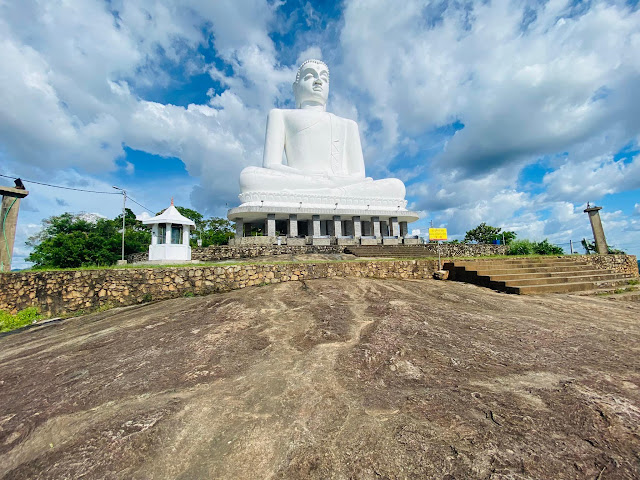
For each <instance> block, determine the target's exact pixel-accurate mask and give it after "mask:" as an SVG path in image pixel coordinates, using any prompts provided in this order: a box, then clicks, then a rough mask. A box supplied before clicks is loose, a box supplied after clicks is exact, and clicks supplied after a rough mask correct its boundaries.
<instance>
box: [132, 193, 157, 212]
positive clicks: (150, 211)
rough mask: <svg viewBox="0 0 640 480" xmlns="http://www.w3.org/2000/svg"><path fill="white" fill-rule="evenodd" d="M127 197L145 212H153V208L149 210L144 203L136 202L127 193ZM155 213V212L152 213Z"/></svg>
mask: <svg viewBox="0 0 640 480" xmlns="http://www.w3.org/2000/svg"><path fill="white" fill-rule="evenodd" d="M127 198H128V199H129V200H131V201H132V202H133V203H135V204H136V205H139V206H141V207H142V208H144V209H145V210H146V211H147V212H149V213H153V210H151V209H150V208H147V207H145V206H144V205H142V204H141V203H138V202H136V201H135V200H134V199H133V198H131V197H130V196H129V195H127ZM154 215H155V214H154Z"/></svg>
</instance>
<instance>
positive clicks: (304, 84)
mask: <svg viewBox="0 0 640 480" xmlns="http://www.w3.org/2000/svg"><path fill="white" fill-rule="evenodd" d="M293 94H294V96H295V98H296V108H303V107H304V106H321V107H322V108H323V109H324V108H326V105H327V99H328V98H329V67H327V64H326V63H324V62H323V61H322V60H314V59H311V60H305V61H304V62H302V65H300V68H299V69H298V73H297V74H296V81H295V82H293Z"/></svg>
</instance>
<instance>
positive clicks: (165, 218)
mask: <svg viewBox="0 0 640 480" xmlns="http://www.w3.org/2000/svg"><path fill="white" fill-rule="evenodd" d="M142 223H144V224H145V225H154V224H156V223H178V224H180V225H189V226H190V227H192V228H193V229H195V228H196V224H195V223H194V221H193V220H191V219H190V218H187V217H185V216H184V215H182V214H181V213H180V212H179V211H178V209H177V208H176V207H175V206H174V205H173V198H172V199H171V205H170V206H169V208H167V209H166V210H165V211H164V212H162V213H161V214H160V215H156V216H155V217H151V218H148V219H146V220H143V221H142Z"/></svg>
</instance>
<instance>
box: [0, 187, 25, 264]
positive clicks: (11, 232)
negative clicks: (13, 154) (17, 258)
mask: <svg viewBox="0 0 640 480" xmlns="http://www.w3.org/2000/svg"><path fill="white" fill-rule="evenodd" d="M15 184H16V186H15V187H3V186H0V195H2V208H1V209H0V223H1V224H2V227H1V228H0V229H1V230H2V233H0V272H10V271H11V260H12V259H13V243H14V241H15V238H16V225H17V223H18V210H19V208H20V199H22V198H24V197H26V196H27V195H29V192H28V191H26V190H25V188H24V185H23V184H22V181H21V180H20V179H19V178H18V179H16V180H15Z"/></svg>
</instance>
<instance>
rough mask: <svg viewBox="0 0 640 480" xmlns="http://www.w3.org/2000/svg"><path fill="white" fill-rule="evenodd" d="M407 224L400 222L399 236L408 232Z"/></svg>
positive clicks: (404, 235) (403, 235)
mask: <svg viewBox="0 0 640 480" xmlns="http://www.w3.org/2000/svg"><path fill="white" fill-rule="evenodd" d="M408 228H409V226H408V225H407V222H400V236H401V237H406V236H407V234H408V233H409V230H408Z"/></svg>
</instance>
